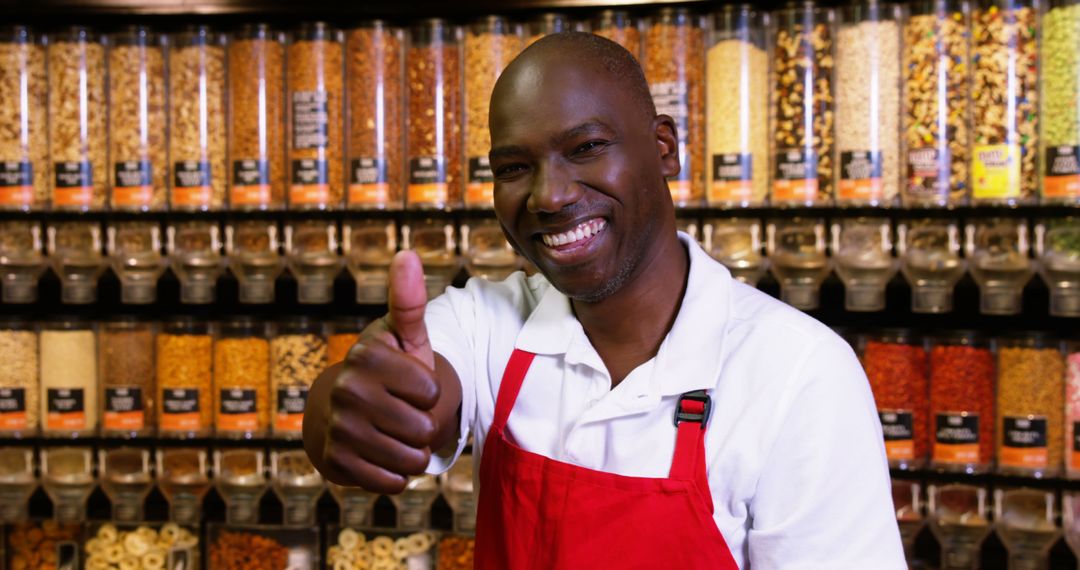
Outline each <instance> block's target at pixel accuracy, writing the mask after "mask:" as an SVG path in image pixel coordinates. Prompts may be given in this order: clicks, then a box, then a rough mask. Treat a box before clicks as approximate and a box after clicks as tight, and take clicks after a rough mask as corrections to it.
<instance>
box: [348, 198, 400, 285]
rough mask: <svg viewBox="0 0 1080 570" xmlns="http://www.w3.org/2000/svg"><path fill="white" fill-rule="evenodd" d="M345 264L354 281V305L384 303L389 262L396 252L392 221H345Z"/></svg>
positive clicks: (395, 235) (394, 229)
mask: <svg viewBox="0 0 1080 570" xmlns="http://www.w3.org/2000/svg"><path fill="white" fill-rule="evenodd" d="M342 233H343V238H344V240H343V241H342V245H341V248H342V252H343V253H344V254H345V264H346V266H347V267H348V268H349V273H351V274H352V276H353V280H354V281H356V302H357V303H359V304H362V305H381V304H383V303H386V288H387V285H388V284H389V271H390V261H391V260H393V259H394V253H395V252H397V248H398V239H397V228H396V227H395V226H394V222H393V221H392V220H371V219H369V220H348V221H346V222H345V224H344V226H343V229H342Z"/></svg>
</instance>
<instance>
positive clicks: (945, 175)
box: [907, 147, 952, 198]
mask: <svg viewBox="0 0 1080 570" xmlns="http://www.w3.org/2000/svg"><path fill="white" fill-rule="evenodd" d="M907 158H908V181H907V182H908V184H907V185H908V192H909V193H910V194H912V195H915V196H918V197H920V198H935V197H942V198H945V197H948V196H949V191H950V190H951V188H950V182H949V176H950V174H951V173H952V170H951V169H952V161H951V153H950V152H949V149H947V148H944V149H938V148H934V147H924V148H913V149H910V150H908V153H907Z"/></svg>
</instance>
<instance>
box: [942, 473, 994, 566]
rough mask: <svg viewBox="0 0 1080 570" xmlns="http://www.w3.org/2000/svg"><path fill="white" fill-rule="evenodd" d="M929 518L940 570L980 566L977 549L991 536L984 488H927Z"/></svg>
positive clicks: (949, 486)
mask: <svg viewBox="0 0 1080 570" xmlns="http://www.w3.org/2000/svg"><path fill="white" fill-rule="evenodd" d="M929 495H930V506H929V508H928V518H929V519H930V530H931V531H932V532H933V533H934V538H936V539H937V541H938V543H939V544H941V570H970V569H972V568H978V567H979V550H980V549H981V548H982V543H983V541H984V540H986V537H987V536H989V534H990V521H989V520H988V519H987V515H988V514H989V506H988V505H987V503H986V499H987V496H986V495H987V493H986V489H984V488H982V487H974V486H971V485H944V486H941V487H938V486H936V485H930V488H929Z"/></svg>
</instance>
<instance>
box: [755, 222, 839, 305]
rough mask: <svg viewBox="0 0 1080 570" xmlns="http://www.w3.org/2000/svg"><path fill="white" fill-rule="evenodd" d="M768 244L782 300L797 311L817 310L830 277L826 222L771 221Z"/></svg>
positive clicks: (767, 229)
mask: <svg viewBox="0 0 1080 570" xmlns="http://www.w3.org/2000/svg"><path fill="white" fill-rule="evenodd" d="M766 236H767V239H766V244H767V246H768V252H769V258H770V260H771V262H772V266H771V267H770V269H771V271H772V274H773V276H774V277H776V280H777V281H779V282H780V297H781V299H783V301H784V302H785V303H788V304H789V305H791V306H793V307H795V308H797V309H802V310H804V311H806V310H813V309H816V308H818V301H819V299H818V293H819V289H820V288H821V282H822V281H824V280H825V277H827V276H828V275H829V259H828V258H827V257H826V256H825V222H823V221H822V220H820V219H813V218H809V219H808V218H792V219H790V220H775V221H771V222H769V225H768V226H767V228H766Z"/></svg>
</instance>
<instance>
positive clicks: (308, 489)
mask: <svg viewBox="0 0 1080 570" xmlns="http://www.w3.org/2000/svg"><path fill="white" fill-rule="evenodd" d="M270 476H271V478H272V481H273V487H274V493H275V494H276V495H277V496H278V499H279V500H281V504H282V506H283V508H284V510H285V524H286V525H301V526H304V525H312V524H315V503H317V502H318V501H319V497H320V496H322V493H323V488H324V485H323V478H322V475H320V474H319V472H318V471H316V470H315V466H314V465H312V464H311V461H309V460H308V457H307V453H306V452H305V451H304V450H302V449H294V450H288V451H274V452H272V455H271V463H270Z"/></svg>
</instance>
